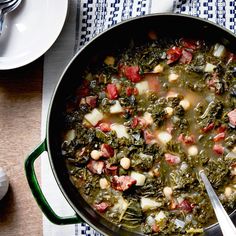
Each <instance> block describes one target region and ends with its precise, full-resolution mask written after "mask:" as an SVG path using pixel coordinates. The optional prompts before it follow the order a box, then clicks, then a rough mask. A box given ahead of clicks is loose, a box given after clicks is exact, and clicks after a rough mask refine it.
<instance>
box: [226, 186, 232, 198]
mask: <svg viewBox="0 0 236 236" xmlns="http://www.w3.org/2000/svg"><path fill="white" fill-rule="evenodd" d="M232 192H233V191H232V188H231V187H226V188H225V196H226V197H227V198H228V197H230V195H231V194H232Z"/></svg>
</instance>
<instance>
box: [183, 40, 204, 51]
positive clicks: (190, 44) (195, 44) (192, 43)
mask: <svg viewBox="0 0 236 236" xmlns="http://www.w3.org/2000/svg"><path fill="white" fill-rule="evenodd" d="M180 44H181V45H182V46H183V47H184V48H188V49H192V50H195V49H197V48H200V47H201V42H200V41H197V40H193V39H185V38H182V39H180Z"/></svg>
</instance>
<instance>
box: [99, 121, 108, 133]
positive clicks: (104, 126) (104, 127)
mask: <svg viewBox="0 0 236 236" xmlns="http://www.w3.org/2000/svg"><path fill="white" fill-rule="evenodd" d="M97 128H98V129H100V130H101V131H102V132H109V131H111V124H110V123H106V122H102V123H100V124H99V125H98V126H97Z"/></svg>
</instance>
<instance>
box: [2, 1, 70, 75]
mask: <svg viewBox="0 0 236 236" xmlns="http://www.w3.org/2000/svg"><path fill="white" fill-rule="evenodd" d="M26 1H28V0H26ZM47 1H50V0H45V4H47ZM61 1H62V2H63V4H64V5H65V6H64V9H65V10H64V12H63V14H64V15H63V18H61V26H60V27H58V28H59V29H58V31H57V32H56V33H55V36H54V37H52V39H51V40H50V41H49V42H48V43H47V44H46V46H44V47H42V48H41V49H40V50H38V53H30V54H29V55H31V56H29V57H24V56H22V57H23V58H24V60H20V59H21V58H22V57H19V60H18V62H19V63H15V62H14V63H12V65H11V64H10V63H9V64H6V63H3V64H2V63H1V62H0V71H1V70H2V71H6V70H13V69H18V68H21V67H24V66H26V65H28V64H30V63H32V62H34V61H35V60H37V59H38V58H40V57H41V56H43V55H44V54H45V53H46V52H47V51H48V50H49V49H50V48H51V47H52V46H53V44H54V43H55V42H56V40H57V39H58V37H59V36H60V34H61V32H62V29H63V27H64V25H65V22H66V19H67V17H68V12H69V11H68V9H69V0H60V1H58V3H59V2H61ZM0 58H3V60H4V57H1V56H0ZM6 58H7V57H6ZM26 58H27V59H26ZM21 61H22V62H21Z"/></svg>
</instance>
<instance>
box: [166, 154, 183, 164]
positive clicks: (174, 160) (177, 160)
mask: <svg viewBox="0 0 236 236" xmlns="http://www.w3.org/2000/svg"><path fill="white" fill-rule="evenodd" d="M165 160H166V162H167V163H169V164H171V165H175V164H179V163H180V161H181V160H180V157H179V156H175V155H172V154H170V153H165Z"/></svg>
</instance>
